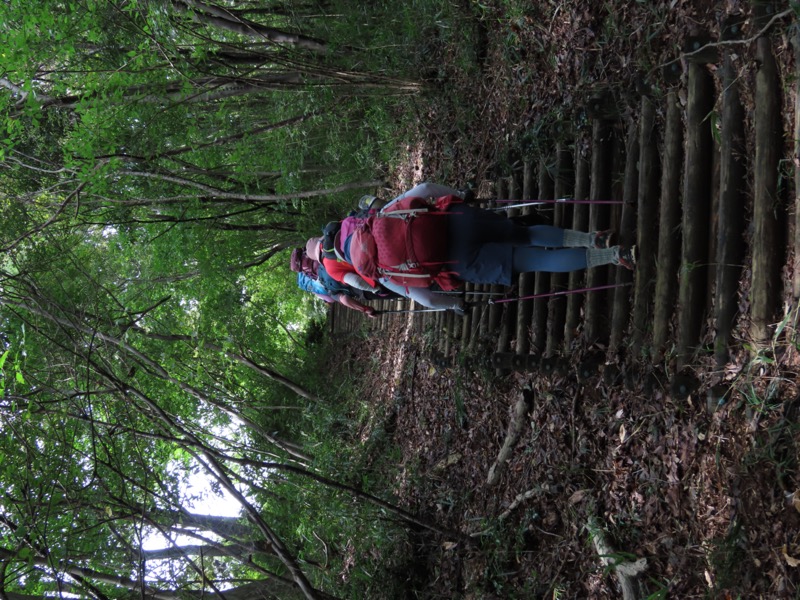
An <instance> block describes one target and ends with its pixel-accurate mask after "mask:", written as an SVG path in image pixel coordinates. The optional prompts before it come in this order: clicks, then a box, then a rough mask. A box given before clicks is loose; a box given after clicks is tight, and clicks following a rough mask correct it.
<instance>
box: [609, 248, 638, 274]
mask: <svg viewBox="0 0 800 600" xmlns="http://www.w3.org/2000/svg"><path fill="white" fill-rule="evenodd" d="M614 264H617V265H619V266H620V267H625V268H626V269H628V270H629V271H633V270H634V269H635V268H636V246H630V247H629V248H625V247H623V246H619V253H618V254H617V260H616V261H615V263H614Z"/></svg>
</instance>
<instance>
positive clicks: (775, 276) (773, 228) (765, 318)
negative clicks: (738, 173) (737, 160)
mask: <svg viewBox="0 0 800 600" xmlns="http://www.w3.org/2000/svg"><path fill="white" fill-rule="evenodd" d="M756 62H757V63H758V71H757V72H756V92H755V96H756V97H755V104H756V108H755V138H756V151H755V164H754V172H753V188H754V189H753V227H752V229H753V240H752V247H753V262H752V273H753V279H752V283H751V285H750V337H751V338H752V340H753V341H754V342H756V343H763V342H766V341H767V339H768V338H769V324H770V323H771V322H772V320H773V318H774V316H775V312H776V309H777V304H778V300H779V297H780V294H779V286H780V277H779V276H780V271H779V269H780V265H779V257H780V248H781V247H782V243H781V240H782V236H781V233H780V228H779V227H778V218H779V216H780V213H781V212H782V211H781V203H780V199H779V197H778V162H779V160H780V156H781V144H782V132H781V115H780V82H779V80H778V70H777V66H776V64H775V58H774V57H773V55H772V48H771V42H770V40H769V38H766V37H761V38H759V39H758V40H756Z"/></svg>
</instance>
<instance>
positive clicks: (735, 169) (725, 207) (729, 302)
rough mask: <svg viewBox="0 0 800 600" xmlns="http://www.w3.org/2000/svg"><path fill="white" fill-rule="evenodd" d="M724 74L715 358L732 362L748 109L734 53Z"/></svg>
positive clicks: (724, 66)
mask: <svg viewBox="0 0 800 600" xmlns="http://www.w3.org/2000/svg"><path fill="white" fill-rule="evenodd" d="M722 62H723V64H722V69H721V76H722V127H721V130H720V186H719V188H720V189H719V203H718V206H719V208H718V211H717V214H718V225H717V252H716V263H717V270H716V286H715V301H714V326H715V328H716V335H715V336H714V357H715V359H716V361H717V365H719V366H722V365H724V364H725V363H726V362H728V345H729V343H730V337H731V329H732V328H733V325H734V320H735V318H736V314H737V311H738V307H739V302H738V297H737V293H736V292H737V289H738V286H739V277H740V275H741V272H742V267H741V265H742V260H743V259H744V255H745V253H744V248H745V244H744V228H745V214H746V211H745V195H744V191H745V185H746V181H745V175H746V165H745V160H746V159H745V155H746V149H745V143H744V140H745V138H744V135H745V134H744V108H743V107H742V102H741V100H740V98H739V78H738V73H737V71H736V69H735V68H734V65H733V58H732V56H731V53H730V52H725V53H724V56H723V61H722Z"/></svg>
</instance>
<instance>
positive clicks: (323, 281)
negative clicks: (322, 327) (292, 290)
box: [289, 248, 382, 317]
mask: <svg viewBox="0 0 800 600" xmlns="http://www.w3.org/2000/svg"><path fill="white" fill-rule="evenodd" d="M289 266H290V268H291V270H292V271H294V272H295V273H297V285H298V287H299V288H300V289H302V290H305V291H307V292H311V293H312V294H314V295H315V296H317V298H319V299H320V300H323V301H325V302H327V303H332V302H338V303H339V304H342V305H344V306H346V307H347V308H349V309H352V310H355V311H358V312H360V313H363V314H365V315H367V316H368V317H375V316H377V315H376V314H375V309H374V308H373V307H371V306H368V305H366V304H363V303H362V302H360V301H359V300H358V299H357V297H356V296H360V297H361V298H363V297H364V296H363V294H361V295H359V294H358V292H357V291H354V290H353V289H352V288H350V287H349V286H347V285H346V284H343V283H339V282H337V281H335V280H333V279H332V278H331V277H330V276H328V275H327V273H326V272H325V269H324V268H323V267H322V265H320V264H319V262H317V261H315V260H312V259H311V258H309V257H308V256H307V254H306V252H305V250H304V249H303V248H295V249H294V250H293V251H292V254H291V256H290V259H289ZM378 297H382V296H378V295H377V294H376V295H374V296H372V298H378Z"/></svg>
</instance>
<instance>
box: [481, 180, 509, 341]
mask: <svg viewBox="0 0 800 600" xmlns="http://www.w3.org/2000/svg"><path fill="white" fill-rule="evenodd" d="M510 188H511V181H510V176H509V177H501V178H500V180H498V182H497V196H498V198H510V197H511V195H510V193H509V192H510ZM504 289H505V288H504V287H503V286H501V285H492V286H491V287H489V288H488V290H489V291H490V292H493V293H495V294H500V293H502V292H503V291H504ZM502 315H503V305H502V304H492V305H491V306H490V307H489V317H488V319H487V321H486V332H487V333H488V332H490V331H491V332H496V331H498V330H499V329H500V320H501V318H502Z"/></svg>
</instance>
